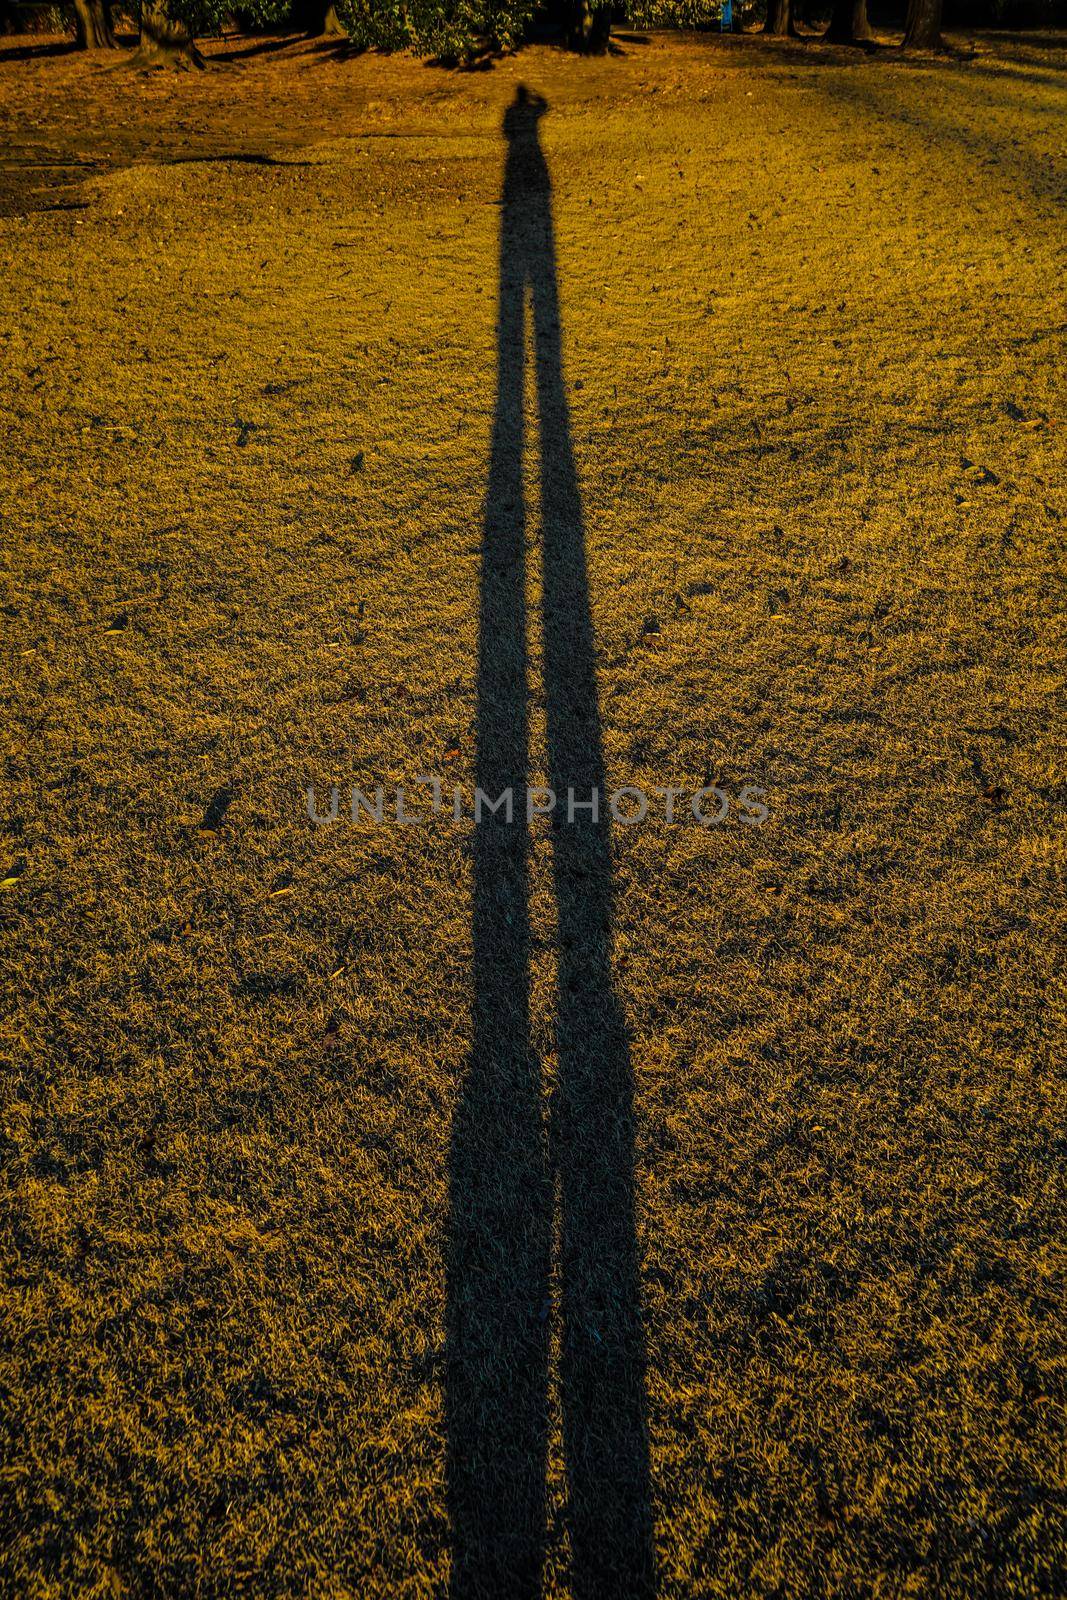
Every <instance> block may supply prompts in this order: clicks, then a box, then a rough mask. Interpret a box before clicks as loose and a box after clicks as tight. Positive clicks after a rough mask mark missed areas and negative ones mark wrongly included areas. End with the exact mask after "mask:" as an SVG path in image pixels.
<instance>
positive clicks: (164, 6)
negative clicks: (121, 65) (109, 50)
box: [131, 0, 204, 67]
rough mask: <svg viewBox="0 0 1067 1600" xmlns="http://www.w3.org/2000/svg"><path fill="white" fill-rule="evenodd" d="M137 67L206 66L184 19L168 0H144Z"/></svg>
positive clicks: (134, 63) (133, 60) (142, 3)
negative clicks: (177, 16) (179, 16)
mask: <svg viewBox="0 0 1067 1600" xmlns="http://www.w3.org/2000/svg"><path fill="white" fill-rule="evenodd" d="M131 64H132V65H133V66H135V67H202V66H203V65H204V58H203V56H202V55H201V54H200V51H199V50H198V49H197V48H196V44H195V43H194V41H193V36H192V34H191V33H190V32H189V29H188V28H187V27H186V26H185V23H184V22H179V21H178V20H177V18H175V17H172V16H171V14H170V6H169V5H168V3H167V0H141V37H140V39H139V41H138V44H137V51H136V53H135V55H134V56H133V59H132V63H131Z"/></svg>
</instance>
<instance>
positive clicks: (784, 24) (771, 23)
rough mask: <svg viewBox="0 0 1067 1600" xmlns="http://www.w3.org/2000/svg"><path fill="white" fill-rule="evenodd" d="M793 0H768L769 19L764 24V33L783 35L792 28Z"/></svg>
mask: <svg viewBox="0 0 1067 1600" xmlns="http://www.w3.org/2000/svg"><path fill="white" fill-rule="evenodd" d="M791 10H792V5H791V0H767V20H766V22H765V23H764V24H763V31H764V33H775V34H780V35H782V36H783V37H784V36H785V35H786V34H787V33H789V32H790V31H791V29H792V17H791V16H790V11H791Z"/></svg>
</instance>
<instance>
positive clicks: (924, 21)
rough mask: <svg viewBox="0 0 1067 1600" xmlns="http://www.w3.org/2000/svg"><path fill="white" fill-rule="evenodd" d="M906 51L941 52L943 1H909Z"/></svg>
mask: <svg viewBox="0 0 1067 1600" xmlns="http://www.w3.org/2000/svg"><path fill="white" fill-rule="evenodd" d="M904 48H905V49H906V50H908V49H911V50H940V48H941V0H908V15H907V20H906V22H905V24H904Z"/></svg>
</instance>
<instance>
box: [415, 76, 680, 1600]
mask: <svg viewBox="0 0 1067 1600" xmlns="http://www.w3.org/2000/svg"><path fill="white" fill-rule="evenodd" d="M546 109H547V108H546V105H545V102H544V101H543V100H541V99H540V98H539V97H537V96H533V95H530V94H528V93H527V92H526V91H525V90H524V89H522V88H520V89H519V91H518V93H517V95H516V98H515V101H514V102H513V104H512V105H511V106H510V108H509V109H508V111H507V113H506V116H505V119H504V133H505V137H506V139H507V147H508V148H507V161H506V166H505V174H504V189H503V209H502V216H501V229H500V300H499V321H498V329H497V400H496V414H495V421H494V428H493V437H492V445H491V454H490V463H489V482H488V492H487V496H486V504H485V527H484V543H483V553H482V572H481V593H480V616H479V646H478V704H477V719H478V749H477V760H476V782H477V786H478V788H479V789H481V790H482V791H483V792H484V793H485V794H487V795H489V796H490V797H491V798H493V799H496V798H497V797H498V796H499V795H501V794H503V793H504V791H506V790H507V789H511V790H512V791H513V794H514V799H515V809H514V814H513V820H512V821H511V822H508V821H507V820H506V817H505V813H504V811H503V810H501V811H499V812H497V813H496V814H495V815H493V816H492V817H489V816H488V815H483V820H482V821H481V822H480V823H479V824H478V825H477V826H476V827H475V847H474V862H473V879H474V882H473V945H474V1014H473V1049H472V1056H471V1060H470V1063H469V1066H468V1072H467V1077H466V1080H465V1083H464V1087H463V1091H462V1095H461V1098H460V1101H459V1104H458V1106H457V1109H456V1113H455V1118H454V1123H453V1131H452V1145H451V1157H450V1159H451V1169H450V1221H449V1239H448V1252H447V1258H448V1259H447V1273H448V1286H447V1287H448V1310H447V1316H448V1376H447V1385H446V1391H447V1392H446V1415H447V1429H448V1496H449V1512H450V1516H451V1522H452V1536H453V1563H452V1594H453V1596H454V1597H455V1600H461V1597H462V1600H467V1597H469V1596H479V1595H485V1596H501V1597H504V1596H506V1597H508V1600H520V1597H527V1596H530V1597H532V1596H535V1595H537V1594H539V1593H540V1589H541V1577H542V1565H543V1560H544V1543H545V1504H546V1495H545V1471H546V1456H547V1443H548V1382H549V1349H550V1328H551V1323H552V1311H551V1305H550V1302H551V1296H552V1288H551V1283H552V1259H553V1250H554V1245H555V1243H556V1242H558V1283H559V1305H558V1315H559V1319H560V1370H559V1385H560V1393H561V1399H562V1413H563V1442H564V1451H565V1458H566V1470H567V1524H568V1532H569V1538H570V1552H571V1562H572V1588H573V1592H574V1594H575V1595H576V1596H577V1597H578V1600H592V1597H593V1596H601V1595H605V1596H607V1595H610V1596H612V1597H614V1596H621V1595H625V1596H627V1597H628V1600H633V1597H637V1596H641V1595H644V1594H648V1593H650V1592H651V1591H652V1589H653V1587H654V1573H653V1557H652V1524H651V1511H650V1501H649V1470H648V1447H647V1436H646V1420H645V1353H644V1336H643V1330H642V1321H641V1302H640V1285H639V1277H638V1256H637V1245H636V1239H635V1232H634V1195H633V1160H634V1157H633V1143H634V1129H633V1121H634V1113H633V1087H632V1075H631V1067H630V1056H629V1046H628V1041H627V1036H626V1030H625V1025H624V1021H623V1015H622V1011H621V1007H620V1005H619V1001H618V999H617V997H616V995H615V991H614V986H613V982H612V971H611V938H612V867H611V850H610V841H609V836H608V828H607V824H606V822H604V821H600V820H594V818H593V817H592V816H591V814H590V813H589V812H588V811H584V812H581V811H579V812H576V814H575V815H576V818H577V819H581V820H575V821H573V822H568V821H567V820H566V815H567V812H566V798H567V792H568V789H573V790H574V792H575V798H576V799H579V800H581V799H587V798H588V797H589V795H590V793H591V791H592V790H594V789H595V790H597V791H598V793H599V794H600V795H601V796H602V797H603V796H604V793H605V783H604V759H603V754H602V745H601V728H600V715H599V708H598V702H597V690H596V674H595V659H594V656H595V647H594V637H593V626H592V619H591V614H590V604H589V581H588V575H587V570H586V557H585V536H584V529H583V523H582V506H581V498H580V493H579V488H578V478H577V472H576V469H575V462H574V453H573V447H572V443H571V434H570V419H569V412H568V405H567V398H566V391H565V386H564V376H563V364H562V354H561V341H560V322H559V299H558V287H557V281H556V261H555V244H554V236H553V224H552V209H551V183H550V180H549V173H548V167H547V164H546V162H545V158H544V155H543V153H542V151H541V146H540V141H539V138H538V122H539V119H540V118H541V116H542V115H543V114H544V112H545V110H546ZM527 296H529V299H530V301H531V302H532V322H533V351H534V365H535V378H536V394H537V405H536V412H537V420H538V425H539V434H540V490H541V506H542V526H543V551H542V565H543V596H544V597H543V613H542V629H543V637H544V682H545V699H546V725H547V727H546V731H547V741H548V778H549V783H550V785H551V787H552V789H553V790H554V791H555V792H556V794H557V795H558V796H559V797H560V804H561V808H562V810H560V809H557V812H556V825H555V828H554V832H553V841H552V845H553V884H554V891H555V897H556V905H557V913H558V924H557V940H558V988H557V997H556V1034H555V1042H556V1055H557V1081H556V1086H555V1092H554V1104H553V1105H552V1108H551V1113H550V1115H549V1116H548V1118H547V1120H546V1107H545V1103H544V1093H543V1085H542V1081H541V1069H540V1062H539V1060H538V1057H537V1052H536V1050H535V1048H534V1046H533V1042H532V1040H531V1036H530V1003H529V985H530V945H531V929H530V914H529V888H530V828H529V824H528V820H527V816H526V810H525V796H526V786H527V784H528V782H529V779H530V760H529V717H528V696H529V682H528V677H529V672H528V668H529V655H528V644H527V617H526V559H525V558H526V516H525V511H524V505H523V483H522V463H523V449H524V442H525V418H524V406H523V398H524V381H525V363H526V322H525V315H526V303H527ZM557 1196H558V1205H559V1222H558V1228H557V1227H556V1226H555V1206H556V1199H557Z"/></svg>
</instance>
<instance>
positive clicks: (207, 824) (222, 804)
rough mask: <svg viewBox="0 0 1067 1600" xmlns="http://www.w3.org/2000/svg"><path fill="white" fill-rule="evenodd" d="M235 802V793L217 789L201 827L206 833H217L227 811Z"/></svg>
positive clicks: (208, 805) (206, 810) (209, 802)
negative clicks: (233, 801)
mask: <svg viewBox="0 0 1067 1600" xmlns="http://www.w3.org/2000/svg"><path fill="white" fill-rule="evenodd" d="M232 800H233V791H232V790H230V789H217V790H216V791H215V793H214V794H213V795H212V796H211V799H210V800H209V801H208V803H207V806H206V808H205V811H204V815H203V816H202V817H201V819H200V823H199V826H200V827H201V828H202V829H203V830H204V831H205V832H206V833H217V832H218V830H219V829H220V828H221V827H222V824H223V821H224V819H225V816H226V813H227V811H228V810H229V809H230V804H231V802H232Z"/></svg>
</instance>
